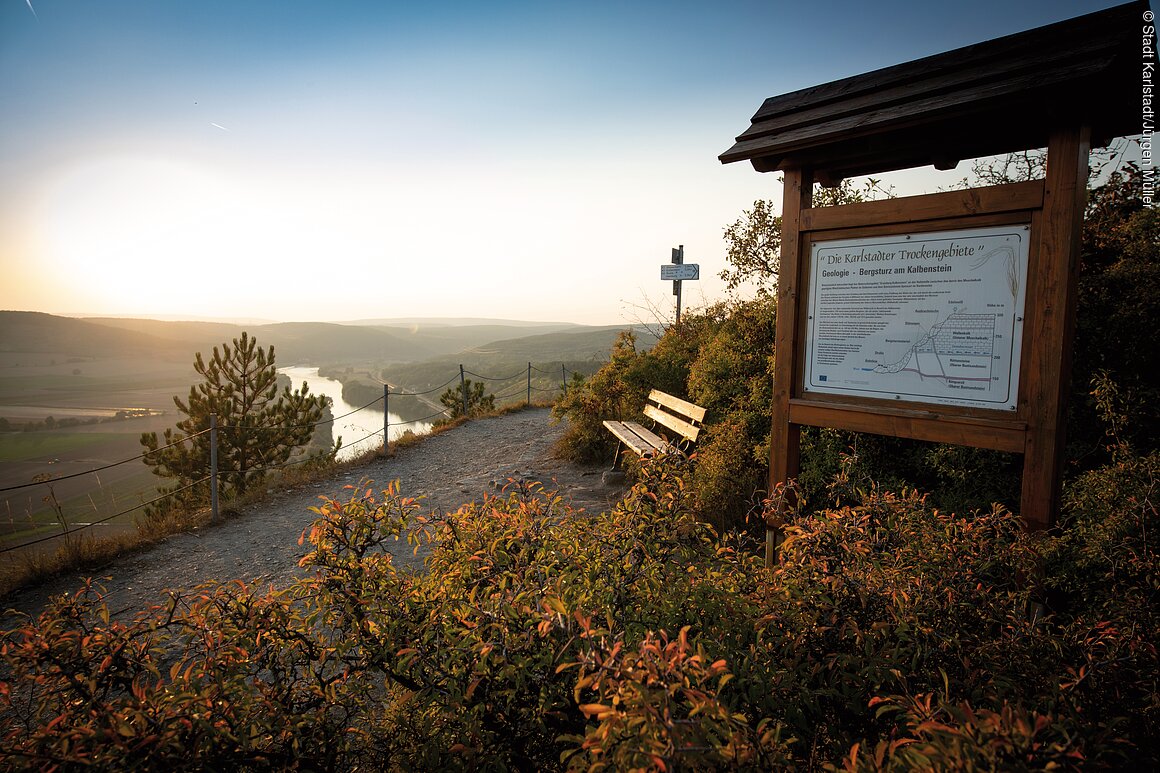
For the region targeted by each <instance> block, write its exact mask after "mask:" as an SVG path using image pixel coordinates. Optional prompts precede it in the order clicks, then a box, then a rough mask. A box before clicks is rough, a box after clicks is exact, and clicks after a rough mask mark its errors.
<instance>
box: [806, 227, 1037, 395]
mask: <svg viewBox="0 0 1160 773" xmlns="http://www.w3.org/2000/svg"><path fill="white" fill-rule="evenodd" d="M1029 241H1030V228H1029V227H1028V226H1023V225H1020V226H1002V227H993V228H973V229H970V230H962V231H939V232H934V233H921V234H898V235H891V236H880V237H871V238H865V239H843V240H834V241H822V242H815V243H814V244H813V248H812V250H811V254H810V293H809V310H808V320H807V324H806V363H805V384H804V387H805V391H806V392H814V393H819V392H820V393H828V394H841V395H857V396H862V397H874V398H878V399H887V400H912V401H917V402H924V403H937V404H942V405H962V406H972V407H982V408H993V409H997V410H1015V407H1016V402H1017V400H1018V392H1019V388H1018V387H1019V384H1018V382H1019V355H1020V348H1021V343H1022V339H1023V307H1024V300H1025V293H1026V285H1027V251H1028V242H1029Z"/></svg>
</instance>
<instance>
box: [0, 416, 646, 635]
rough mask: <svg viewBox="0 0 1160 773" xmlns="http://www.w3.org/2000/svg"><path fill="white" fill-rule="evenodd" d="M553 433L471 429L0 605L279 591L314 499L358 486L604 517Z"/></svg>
mask: <svg viewBox="0 0 1160 773" xmlns="http://www.w3.org/2000/svg"><path fill="white" fill-rule="evenodd" d="M562 431H563V425H553V424H552V423H551V420H550V412H549V411H548V409H545V408H540V409H532V410H527V411H522V412H519V413H511V414H507V415H505V416H498V417H494V418H487V419H479V420H476V421H471V422H468V423H466V424H463V425H461V426H459V427H457V428H455V429H453V430H450V431H447V432H443V433H440V434H438V435H434V436H432V437H429V438H426V439H425V440H424V441H423V442H421V443H418V444H416V445H414V446H411V447H409V448H403V449H400V450H399V451H398V452H397V453H396V454H395V456H394V457H393V458H390V459H376V460H374V461H372V462H370V463H368V464H367V465H365V466H363V467H360V468H355V469H350V470H346V471H343V472H342V473H339V474H338V475H336V476H335V477H334V478H332V479H330V480H328V481H325V482H319V483H313V484H309V485H307V486H304V487H298V488H295V489H290V490H275V491H274V493H273V494H272V495H271V496H270V497H268V498H267V500H266V501H264V502H261V503H259V504H256V505H251V506H249V507H246V508H243V509H241V510H240V515H239V516H238V517H234V518H231V519H230V520H229V521H227V522H226V523H224V524H221V525H219V526H214V527H209V528H205V529H200V530H197V531H194V532H191V533H186V534H178V535H174V536H172V537H169V538H167V539H165V540H164V541H163V542H161V543H159V544H157V545H154V546H153V547H151V548H149V549H147V550H144V551H141V552H139V553H135V554H133V555H130V556H127V557H125V558H122V559H119V560H117V561H116V562H114V563H112V564H110V565H108V566H105V567H103V568H101V569H99V570H90V571H88V572H85V573H83V574H71V575H66V576H63V577H60V578H57V579H56V580H53V581H52V582H49V583H46V584H45V585H42V586H40V587H38V588H35V589H30V590H27V591H23V592H21V593H18V594H15V595H14V596H13V597H12V598H10V599H8V600H7V601H4V602H2V604H0V606H2V607H3V608H13V609H16V610H19V611H23V612H27V613H31V614H35V613H36V612H37V611H39V610H40V609H41V608H42V607H43V605H44V603H45V601H46V600H47V599H48V598H49V597H50V596H53V595H57V594H60V593H66V592H71V591H73V590H75V589H76V588H77V587H79V585H80V583H81V581H82V579H83V577H85V576H91V577H93V578H96V579H99V580H100V582H101V583H102V584H103V585H104V586H105V588H106V590H107V591H108V597H107V598H108V603H109V608H110V609H111V610H113V611H114V612H117V613H127V614H132V613H135V612H136V611H139V610H142V609H145V608H147V607H149V606H150V605H152V604H154V603H157V602H158V601H159V600H160V599H161V597H162V593H163V592H164V591H165V590H166V589H170V588H177V589H180V588H188V587H192V586H195V585H198V584H200V583H203V582H207V581H210V580H216V581H228V580H234V579H242V580H259V581H262V582H271V583H273V584H275V585H284V584H286V583H288V582H290V581H291V580H293V579H294V578H295V577H297V576H299V575H300V573H301V572H302V570H301V569H299V568H298V560H299V559H300V558H301V557H302V556H303V555H304V554H305V553H306V552H307V550H308V549H309V548H310V544H309V542H307V543H306V544H304V545H301V546H300V545H299V544H298V539H299V537H300V536H301V534H302V532H303V530H304V529H306V527H307V526H309V525H310V524H311V523H312V522H313V520H314V519H315V518H316V517H317V516H316V514H315V513H312V512H310V510H309V508H310V507H313V506H317V505H318V504H319V497H323V496H333V497H335V498H336V499H341V498H343V494H344V491H343V487H344V486H346V485H357V484H359V483H360V481H366V480H370V481H373V486H372V487H373V488H375V489H376V490H378V489H383V488H385V487H386V486H387V484H388V483H390V482H391V481H393V480H398V481H399V482H400V488H401V493H402V494H403V495H405V496H414V497H418V496H422V497H424V499H423V504H424V507H425V508H426V509H427V510H438V511H441V512H449V511H454V510H456V509H457V508H458V507H459V506H460V505H462V504H463V503H465V502H470V501H473V500H475V501H478V500H480V499H482V498H483V495H484V494H485V493H489V492H490V493H495V492H498V491H499V489H500V488H502V486H503V485H505V484H506V483H507V481H508V480H509V479H511V478H514V479H517V480H526V481H540V482H542V483H543V484H544V487H545V488H546V489H549V490H556V491H558V492H559V493H560V495H561V496H563V497H564V498H565V500H566V501H569V502H570V503H571V504H572V505H573V506H575V507H578V508H583V509H585V510H587V511H589V512H600V511H603V510H606V509H608V508H609V507H610V506H611V505H612V504H614V503H615V502H616V501H617V500H618V499H619V498H620V496H622V495H623V493H624V490H623V488H622V487H610V486H606V485H604V484H603V483H602V482H601V476H600V472H601V469H600V468H599V467H580V466H578V465H575V464H572V463H570V462H565V461H563V460H560V459H556V458H554V456H553V453H552V447H553V444H554V443H555V441H556V439H557V438H558V437H559V435H560V434H561V432H562ZM346 493H349V492H346ZM395 556H396V561H397V562H398V563H400V564H404V565H409V566H421V563H422V562H421V560H420V559H418V558H416V556H414V555H413V554H412V553H411V549H410V547H409V546H407V545H406V544H400V548H399V552H398V553H396V554H395ZM5 617H6V616H5ZM3 622H7V621H3ZM4 627H8V626H7V625H5V626H4Z"/></svg>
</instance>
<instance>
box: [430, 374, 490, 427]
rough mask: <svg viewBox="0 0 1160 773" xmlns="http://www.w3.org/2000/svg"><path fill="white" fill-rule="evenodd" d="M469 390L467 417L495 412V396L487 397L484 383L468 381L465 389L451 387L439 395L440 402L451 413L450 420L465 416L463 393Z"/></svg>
mask: <svg viewBox="0 0 1160 773" xmlns="http://www.w3.org/2000/svg"><path fill="white" fill-rule="evenodd" d="M464 389H466V390H467V415H468V416H476V415H478V414H481V413H488V412H490V411H494V410H495V395H485V394H484V393H483V390H484V386H483V382H482V381H475V382H473V381H472V380H471V379H467V380H466V381H465V382H463V387H450V388H449V389H448V390H447V391H446V392H444V393H443V394H441V395H439V402H440V403H442V404H443V406H444V407H445V408H447V410H448V411H449V413H448V418H450V419H457V418H459V417H460V416H462V415H463V391H464Z"/></svg>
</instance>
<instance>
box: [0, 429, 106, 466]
mask: <svg viewBox="0 0 1160 773" xmlns="http://www.w3.org/2000/svg"><path fill="white" fill-rule="evenodd" d="M113 436H115V433H106V432H5V433H3V434H0V462H24V461H28V460H30V459H38V458H40V457H42V456H49V457H52V456H60V455H62V454H69V453H72V452H74V451H78V450H80V449H82V448H87V447H89V446H94V445H98V444H100V443H105V442H108V440H109V438H110V437H113Z"/></svg>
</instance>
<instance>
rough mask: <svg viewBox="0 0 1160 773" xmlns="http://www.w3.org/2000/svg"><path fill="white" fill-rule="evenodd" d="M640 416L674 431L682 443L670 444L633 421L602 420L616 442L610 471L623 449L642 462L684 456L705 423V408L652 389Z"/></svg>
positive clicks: (618, 463) (616, 463)
mask: <svg viewBox="0 0 1160 773" xmlns="http://www.w3.org/2000/svg"><path fill="white" fill-rule="evenodd" d="M644 415H645V416H647V417H649V418H650V419H652V420H653V421H655V422H656V423H657V424H659V425H661V426H663V427H665V428H667V429H669V430H671V431H673V432H675V433H676V434H677V435H679V436H680V437H681V438H682V440H677V441H675V442H674V441H670V440H669V439H668V438H666V437H662V436H661V435H658V434H657V433H655V432H653V431H651V430H649V429H648V428H646V427H643V426H641V425H640V424H638V423H637V422H635V421H606V422H604V427H605V429H607V430H608V431H609V432H611V433H612V434H613V435H615V436H616V439H617V441H618V443H617V446H616V458H615V459H614V460H613V464H612V469H614V470H615V469H617V468H618V467H619V466H620V453H621V450H622V449H624V448H625V447H627V448H628V449H630V450H631V451H632V452H633V453H635V454H636V455H637V456H640V457H642V458H646V459H647V458H650V457H653V456H659V455H662V454H669V453H674V452H677V453H684V452H685V450H686V449H687V448H688V447H689V446H690V445H691V444H693V443H696V442H697V436H698V435H699V434H700V433H701V424H702V422H703V421H704V420H705V409H704V408H702V407H701V406H699V405H694V404H693V403H690V402H688V401H687V400H682V399H681V398H679V397H673V396H672V395H670V394H666V393H664V392H662V391H660V390H659V389H654V390H652V391H651V392H649V394H648V400H647V401H646V402H645V406H644Z"/></svg>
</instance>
